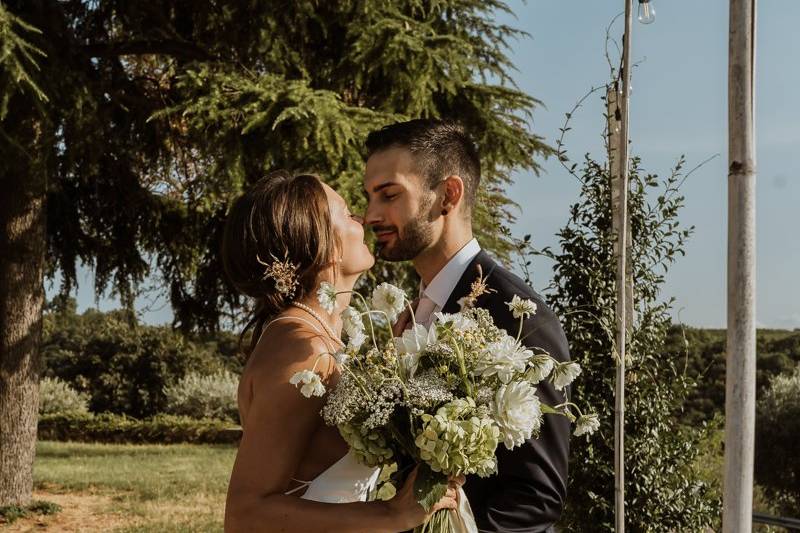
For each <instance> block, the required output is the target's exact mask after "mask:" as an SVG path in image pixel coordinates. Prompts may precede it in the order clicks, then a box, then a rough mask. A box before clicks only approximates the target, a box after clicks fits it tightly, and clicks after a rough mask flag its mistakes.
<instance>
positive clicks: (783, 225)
mask: <svg viewBox="0 0 800 533" xmlns="http://www.w3.org/2000/svg"><path fill="white" fill-rule="evenodd" d="M652 1H653V4H654V5H655V7H656V13H657V16H656V21H655V23H654V24H651V25H647V26H645V25H641V24H638V23H636V22H634V28H633V33H632V41H633V50H634V52H633V55H632V58H633V60H634V62H637V63H638V67H637V68H636V69H635V70H634V71H633V79H632V81H631V86H632V88H633V92H632V96H631V122H630V129H631V141H632V146H631V153H632V155H637V156H640V157H641V158H642V166H643V168H644V169H645V170H647V171H648V172H651V173H656V174H658V175H660V176H664V175H666V174H667V173H669V172H670V170H671V168H672V166H673V165H674V163H675V162H676V160H677V159H678V158H679V157H680V155H681V154H684V155H685V156H686V158H687V164H686V168H687V169H691V168H693V167H694V166H696V165H698V164H700V163H701V162H702V161H704V160H706V159H708V158H710V157H713V156H715V155H716V154H718V156H717V157H715V158H714V159H712V160H711V161H710V162H708V163H707V164H705V165H704V166H702V167H701V168H700V169H699V170H697V171H696V172H695V173H694V174H692V175H691V176H690V177H689V178H688V179H687V180H686V182H685V183H684V186H683V189H682V192H683V194H684V195H685V196H686V201H685V208H684V209H683V211H682V212H681V214H680V221H681V223H682V224H684V225H686V226H690V225H694V226H695V233H694V234H693V236H692V238H691V239H690V241H689V242H688V244H687V247H686V252H687V254H686V257H683V258H680V259H679V260H678V262H677V263H676V264H674V265H673V266H672V268H671V269H670V272H669V274H668V277H667V282H666V284H665V286H664V292H663V294H664V297H669V296H674V297H675V298H676V304H675V310H674V317H675V319H676V320H679V321H681V322H683V323H686V324H690V325H693V326H700V327H724V326H725V320H726V316H725V315H726V312H725V310H726V295H725V292H726V289H725V287H726V278H725V265H726V246H727V244H726V234H727V229H726V228H727V170H726V169H727V160H728V157H727V52H728V31H727V29H728V2H724V1H722V0H716V1H710V0H706V1H702V2H699V1H697V0H668V1H667V0H652ZM509 5H510V7H511V9H512V10H513V11H514V16H511V15H499V16H498V20H499V21H501V22H504V23H508V24H509V25H512V26H514V27H516V28H519V29H521V30H524V31H526V32H527V33H529V34H530V36H529V37H526V38H521V39H519V40H516V41H513V42H512V43H511V49H510V50H509V55H510V58H511V60H512V62H513V64H514V65H515V66H516V68H517V71H516V72H514V73H513V76H512V77H513V79H514V81H515V82H516V84H517V85H518V86H519V88H520V89H522V90H523V91H525V92H527V93H529V94H531V95H533V96H534V97H536V98H538V99H539V100H541V101H542V102H543V104H544V107H540V108H538V109H536V111H535V112H534V118H533V123H532V126H531V127H532V130H533V131H534V132H536V133H537V134H539V135H541V136H543V137H544V138H545V140H546V141H547V142H548V143H549V144H551V145H554V144H555V139H556V138H557V136H558V134H559V131H558V129H559V128H560V127H561V126H562V124H563V121H564V114H565V113H566V112H568V111H570V110H571V108H572V107H573V106H574V105H575V103H576V102H577V101H578V100H579V99H580V98H581V97H582V96H583V95H584V94H586V92H587V91H588V90H589V89H590V88H591V87H593V86H598V85H601V84H604V83H605V82H606V81H607V79H608V72H609V71H608V64H607V62H606V59H605V56H604V53H603V49H604V43H605V36H606V27H607V26H608V25H609V23H610V22H611V20H612V19H613V18H614V17H615V16H616V15H617V14H619V13H620V12H621V11H622V10H623V9H624V2H622V1H621V0H615V1H610V0H528V1H527V2H522V1H520V0H517V1H511V2H509ZM758 7H759V13H758V29H757V31H758V38H757V63H756V66H757V86H756V98H757V100H756V117H757V118H756V139H757V175H758V177H757V207H756V209H757V211H756V228H757V280H756V284H757V289H756V290H757V304H756V318H757V324H758V326H759V327H771V328H800V303H798V301H800V283H798V281H797V277H798V275H800V208H799V207H800V157H798V155H800V107H798V105H797V101H796V99H795V98H793V97H792V96H791V94H793V93H795V91H798V87H800V61H798V59H797V58H798V57H800V32H798V31H797V30H796V24H797V21H800V2H798V1H797V0H769V1H765V2H760V3H759V6H758ZM621 33H622V20H621V18H620V19H618V21H617V23H616V24H615V25H614V26H613V27H612V35H613V36H616V37H620V36H621ZM570 125H571V127H572V130H571V131H570V132H569V137H567V149H568V151H569V153H570V154H571V155H572V156H573V157H575V156H577V157H576V161H577V160H579V158H580V156H581V155H582V154H583V153H586V152H590V153H592V154H593V155H594V156H596V158H597V159H602V158H603V153H602V131H603V102H602V101H600V99H599V93H598V94H597V95H596V96H592V97H590V98H589V100H587V102H586V103H585V105H584V106H583V107H582V108H581V109H580V110H579V111H578V112H577V113H576V114H575V116H574V118H573V120H572V122H571V124H570ZM542 166H543V172H542V173H541V175H540V176H538V177H537V176H534V175H531V174H527V173H519V174H517V175H515V183H514V184H513V185H512V186H511V187H510V189H509V191H508V193H509V195H510V196H511V197H512V198H514V199H518V200H519V199H524V201H523V202H522V203H523V204H524V206H525V207H524V209H523V210H522V211H521V212H520V213H519V214H518V221H517V223H516V224H515V226H514V227H513V228H512V229H513V230H514V232H515V233H516V234H517V235H519V236H522V235H524V234H528V233H530V234H532V235H533V239H534V243H535V244H536V245H537V246H539V247H544V246H557V244H558V243H557V239H556V237H555V234H556V232H557V231H558V230H559V228H561V227H563V226H564V224H565V223H566V221H567V219H568V209H569V206H570V204H572V203H574V202H575V200H576V199H577V197H578V191H579V184H578V182H577V181H576V180H575V179H574V178H573V177H571V176H570V175H569V174H567V172H566V171H565V170H564V169H563V168H562V167H561V166H560V165H559V164H558V162H557V161H556V160H555V159H554V158H551V159H549V160H547V161H544V162H543V165H542ZM534 267H535V269H534V277H533V283H534V286H535V288H537V289H542V288H543V287H545V286H547V285H548V283H549V282H550V278H551V275H552V270H551V265H550V264H548V263H547V262H546V260H545V259H538V260H537V261H536V262H535V264H534ZM79 277H82V278H83V282H82V283H81V284H80V286H79V289H78V291H77V298H78V305H79V310H83V309H85V308H87V307H99V308H100V309H103V310H107V309H113V308H116V307H118V306H119V303H118V301H117V300H115V299H114V298H110V297H102V298H99V299H97V298H95V296H94V293H93V282H92V278H91V274H90V273H88V272H86V271H85V270H83V271H82V272H81V274H79ZM56 288H57V281H56V282H55V283H54V284H51V285H50V286H49V287H48V295H52V294H53V293H54V292H55V289H56ZM150 298H153V296H152V295H151V297H150ZM138 305H139V307H140V308H141V307H146V308H147V310H144V311H143V313H142V315H143V319H144V320H145V321H147V322H150V323H163V322H169V321H170V320H171V312H170V309H169V305H168V304H167V302H166V301H165V300H164V298H163V297H157V298H155V300H154V301H150V300H147V299H142V300H140V301H139V302H138Z"/></svg>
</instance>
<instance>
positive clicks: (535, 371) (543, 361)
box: [525, 353, 555, 385]
mask: <svg viewBox="0 0 800 533" xmlns="http://www.w3.org/2000/svg"><path fill="white" fill-rule="evenodd" d="M529 365H530V368H528V372H526V374H525V377H526V378H528V381H530V382H531V383H533V384H534V385H535V384H537V383H539V382H540V381H542V380H543V379H544V378H546V377H547V376H549V375H550V372H552V371H553V367H554V366H555V359H553V358H552V357H550V356H549V355H547V354H546V353H537V354H536V355H534V356H533V357H532V358H531V360H530V363H529Z"/></svg>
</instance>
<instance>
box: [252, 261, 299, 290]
mask: <svg viewBox="0 0 800 533" xmlns="http://www.w3.org/2000/svg"><path fill="white" fill-rule="evenodd" d="M270 255H272V254H270ZM256 261H258V263H259V264H260V265H263V266H264V274H263V275H262V276H261V279H262V280H266V279H272V280H273V281H274V282H275V289H276V290H277V291H278V292H279V293H281V294H282V295H283V296H284V297H289V298H290V297H292V296H293V295H294V292H295V290H296V289H297V286H298V285H299V284H300V280H299V279H297V268H298V265H296V264H294V263H292V262H291V261H289V258H288V257H286V256H284V260H283V261H279V260H278V258H277V257H275V256H274V255H272V261H270V262H265V261H262V260H261V258H260V257H259V256H258V254H256Z"/></svg>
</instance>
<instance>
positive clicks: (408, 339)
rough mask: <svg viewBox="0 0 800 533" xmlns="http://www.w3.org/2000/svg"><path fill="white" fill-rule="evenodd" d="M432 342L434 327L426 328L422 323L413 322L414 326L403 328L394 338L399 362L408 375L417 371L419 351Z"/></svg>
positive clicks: (433, 340) (434, 339) (433, 339)
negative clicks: (400, 334) (400, 333)
mask: <svg viewBox="0 0 800 533" xmlns="http://www.w3.org/2000/svg"><path fill="white" fill-rule="evenodd" d="M434 342H436V328H435V327H431V329H430V330H428V329H426V328H425V326H423V325H422V324H414V327H413V328H410V329H407V330H405V331H404V332H403V335H402V336H401V337H395V338H394V345H395V347H396V348H397V353H398V355H400V363H401V364H402V365H403V368H404V369H405V370H406V373H407V375H408V376H409V377H412V376H413V375H414V373H415V372H416V371H417V364H418V363H419V354H420V352H422V351H423V350H425V348H427V347H428V346H430V345H431V344H433V343H434Z"/></svg>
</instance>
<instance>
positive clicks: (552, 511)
mask: <svg viewBox="0 0 800 533" xmlns="http://www.w3.org/2000/svg"><path fill="white" fill-rule="evenodd" d="M478 265H481V268H482V270H483V276H484V277H486V278H487V285H488V286H489V288H491V289H494V290H495V291H496V292H493V293H489V294H484V295H482V296H480V297H479V298H478V300H477V306H478V307H481V308H484V309H487V310H488V311H489V312H490V313H491V314H492V317H493V318H494V321H495V324H496V325H497V326H498V327H500V328H502V329H505V330H506V331H507V332H508V333H509V334H510V335H514V336H516V334H517V330H518V329H519V319H517V318H514V317H513V316H512V314H511V311H510V310H509V308H508V306H507V305H506V302H509V301H511V298H512V297H513V296H514V295H515V294H516V295H518V296H519V297H520V298H529V299H531V300H533V301H534V302H536V306H537V312H536V314H535V315H534V316H532V317H528V318H527V319H526V320H525V322H524V323H523V327H522V342H523V344H524V345H525V346H527V347H529V348H542V349H544V350H546V351H547V352H549V353H550V355H551V356H553V358H555V359H556V360H558V361H567V360H569V346H568V344H567V338H566V336H565V335H564V330H563V329H562V328H561V323H560V322H559V321H558V317H556V316H555V314H554V313H553V311H551V310H550V308H549V307H548V306H547V304H545V302H544V300H543V299H542V297H541V296H539V295H538V294H536V293H535V292H534V291H533V290H532V289H531V288H530V287H529V286H528V285H527V284H526V283H525V282H524V281H522V280H521V279H520V278H519V277H518V276H516V275H514V274H513V273H511V272H510V271H508V270H507V269H505V268H503V267H502V266H500V265H498V264H497V263H496V262H495V261H494V260H493V259H492V258H491V257H489V255H488V254H486V252H484V251H481V252H480V253H478V255H477V256H476V257H475V258H474V259H473V260H472V262H471V263H470V265H469V266H468V267H467V270H466V271H465V272H464V274H463V275H462V276H461V279H460V280H459V282H458V284H457V285H456V287H455V289H453V293H452V294H451V295H450V298H449V299H448V300H447V304H446V305H445V307H444V309H443V311H444V312H446V313H455V312H457V311H458V310H459V308H460V306H459V304H458V300H459V299H460V298H461V297H463V296H466V295H467V294H469V292H470V286H471V285H472V282H473V281H475V280H476V279H477V277H478ZM537 390H538V395H539V398H540V399H541V401H542V402H544V403H546V404H548V405H550V406H553V405H557V404H559V403H562V402H563V401H564V399H563V398H564V396H563V394H562V393H560V392H558V391H556V390H555V388H554V387H553V385H552V384H550V383H549V382H542V383H540V384H539V385H538V387H537ZM569 435H570V425H569V422H568V421H567V419H566V418H564V417H562V416H558V415H550V414H548V415H545V418H544V424H543V426H542V430H541V433H540V435H539V438H533V439H530V440H528V441H527V442H525V443H524V444H523V445H522V446H519V447H517V448H514V449H513V450H508V449H506V447H505V445H504V444H502V443H501V444H500V446H498V448H497V459H498V465H497V469H498V473H497V475H495V476H492V477H489V478H480V477H478V476H469V477H468V478H467V482H466V484H465V485H464V491H465V492H466V494H467V498H468V499H469V503H470V505H471V506H472V510H473V512H474V514H475V521H476V523H477V525H478V529H479V530H480V531H484V532H504V533H505V532H508V533H511V532H514V533H517V532H525V533H529V532H530V533H533V532H536V531H546V530H548V528H550V527H552V525H553V524H555V522H556V521H557V520H558V519H559V517H560V516H561V511H562V509H563V507H564V502H565V499H566V495H567V458H568V454H569Z"/></svg>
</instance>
